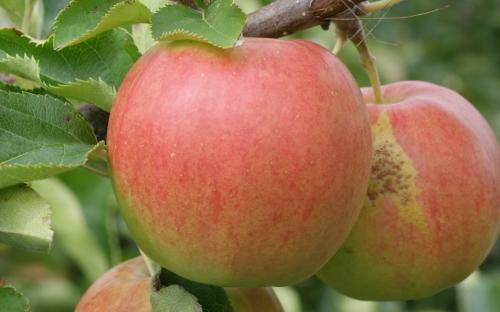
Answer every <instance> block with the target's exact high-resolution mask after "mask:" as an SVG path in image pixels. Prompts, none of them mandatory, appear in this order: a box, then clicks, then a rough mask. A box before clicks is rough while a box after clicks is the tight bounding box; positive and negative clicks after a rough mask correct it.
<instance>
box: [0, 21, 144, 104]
mask: <svg viewBox="0 0 500 312" xmlns="http://www.w3.org/2000/svg"><path fill="white" fill-rule="evenodd" d="M139 56H140V54H139V52H138V51H137V48H136V47H135V45H134V43H133V40H132V38H131V36H130V35H129V34H128V33H127V32H126V31H124V30H118V29H117V30H112V31H108V32H105V33H103V34H101V35H99V36H97V37H95V38H92V39H90V40H87V41H84V42H82V43H80V44H78V45H74V46H71V47H68V48H65V49H62V50H60V51H56V50H54V49H53V43H52V40H49V41H46V42H44V43H43V44H37V43H34V42H32V41H30V39H29V38H27V37H25V36H23V35H22V34H21V33H19V32H17V31H15V30H11V29H2V30H0V70H2V71H4V72H8V73H12V74H15V75H18V76H21V77H23V78H26V79H30V80H32V81H35V82H37V83H39V84H40V85H41V86H42V87H44V88H46V89H47V90H50V91H51V92H53V93H55V94H57V95H60V96H64V97H67V98H71V99H75V100H80V101H85V102H89V103H92V104H95V105H97V106H99V107H101V108H102V109H104V110H108V111H109V110H110V108H111V104H112V101H113V99H114V96H115V93H116V89H117V88H118V87H119V85H120V83H121V81H122V80H123V77H124V76H125V74H126V73H127V72H128V70H129V69H130V67H131V66H132V65H133V64H134V62H135V61H136V60H137V58H138V57H139Z"/></svg>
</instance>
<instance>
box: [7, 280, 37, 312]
mask: <svg viewBox="0 0 500 312" xmlns="http://www.w3.org/2000/svg"><path fill="white" fill-rule="evenodd" d="M0 311H5V312H29V311H31V308H30V304H29V302H28V299H27V298H26V297H25V296H24V295H23V294H21V293H19V292H18V291H17V290H16V289H15V288H14V287H12V286H2V287H0Z"/></svg>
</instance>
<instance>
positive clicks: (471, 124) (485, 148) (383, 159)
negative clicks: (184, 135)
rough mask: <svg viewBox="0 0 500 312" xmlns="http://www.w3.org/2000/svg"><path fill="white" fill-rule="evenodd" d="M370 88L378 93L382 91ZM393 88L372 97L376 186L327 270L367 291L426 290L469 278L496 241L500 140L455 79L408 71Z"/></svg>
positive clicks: (393, 296)
mask: <svg viewBox="0 0 500 312" xmlns="http://www.w3.org/2000/svg"><path fill="white" fill-rule="evenodd" d="M362 91H363V94H364V97H365V101H366V102H368V103H373V94H372V91H371V90H370V89H363V90H362ZM383 94H384V96H385V99H386V101H387V104H383V105H373V104H369V105H368V112H369V119H370V123H371V127H372V131H373V135H374V154H373V162H372V177H371V181H370V183H369V187H368V196H367V197H366V200H365V204H364V207H363V210H362V212H361V215H360V218H359V219H358V221H357V223H356V225H355V226H354V229H353V231H352V232H351V234H350V235H349V238H348V239H347V241H346V242H345V243H344V244H343V246H342V248H341V249H340V250H339V251H338V253H337V254H336V255H335V256H334V257H333V259H332V260H331V261H330V262H329V263H328V265H326V266H325V268H323V269H322V271H321V272H320V273H319V276H320V277H321V278H322V279H323V281H325V282H326V283H327V284H328V285H330V286H332V287H333V288H335V289H337V290H339V291H340V292H342V293H344V294H346V295H348V296H351V297H355V298H359V299H366V300H406V299H416V298H420V297H425V296H429V295H432V294H434V293H436V292H438V291H440V290H443V289H445V288H447V287H450V286H452V285H454V284H456V283H458V282H460V281H462V280H463V279H464V278H465V277H467V276H468V275H469V274H470V273H472V272H473V271H474V269H476V268H477V267H478V266H479V264H480V263H481V262H482V261H483V259H484V258H485V257H486V255H487V254H488V252H489V250H490V248H491V246H492V245H493V243H494V242H495V240H496V238H497V236H498V233H499V221H500V219H499V216H500V214H499V212H500V148H499V146H498V143H497V141H496V138H495V136H494V134H493V132H492V130H491V128H490V127H489V126H488V124H487V122H486V121H485V120H484V119H483V118H482V117H481V115H480V114H479V113H478V112H477V111H476V110H475V108H474V107H473V106H472V105H471V104H470V103H469V102H468V101H467V100H465V99H464V98H463V97H461V96H460V95H458V94H457V93H455V92H453V91H451V90H449V89H446V88H443V87H439V86H436V85H433V84H430V83H425V82H416V81H408V82H400V83H394V84H390V85H387V86H385V87H383Z"/></svg>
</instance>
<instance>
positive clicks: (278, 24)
mask: <svg viewBox="0 0 500 312" xmlns="http://www.w3.org/2000/svg"><path fill="white" fill-rule="evenodd" d="M363 1H365V0H276V1H274V2H273V3H271V4H269V5H267V6H265V7H262V8H261V9H259V10H257V11H255V12H254V13H251V14H250V15H248V20H247V24H246V26H245V30H244V31H243V35H245V36H247V37H267V38H278V37H282V36H286V35H289V34H293V33H296V32H298V31H301V30H304V29H306V28H311V27H314V26H318V25H321V24H323V23H329V22H328V19H331V18H332V17H335V16H336V15H337V14H340V13H342V12H343V11H345V10H348V9H352V8H353V7H355V6H356V5H357V4H359V3H361V2H363Z"/></svg>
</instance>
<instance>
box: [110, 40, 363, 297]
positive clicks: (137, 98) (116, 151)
mask: <svg viewBox="0 0 500 312" xmlns="http://www.w3.org/2000/svg"><path fill="white" fill-rule="evenodd" d="M108 147H109V157H110V164H111V167H112V177H113V181H114V186H115V191H116V194H117V196H118V199H119V202H120V205H121V211H122V214H123V216H124V218H125V221H126V222H127V224H128V227H129V229H130V231H131V232H132V234H133V236H134V237H135V239H136V241H137V243H138V245H139V246H140V247H141V249H142V250H144V251H145V252H146V254H148V255H149V256H150V257H151V258H152V259H154V260H155V261H156V262H158V263H159V264H161V265H162V266H163V267H165V268H167V269H169V270H171V271H173V272H175V273H177V274H179V275H181V276H183V277H186V278H189V279H191V280H194V281H198V282H203V283H208V284H215V285H221V286H247V287H257V286H270V285H288V284H292V283H295V282H299V281H301V280H303V279H305V278H307V277H309V276H310V275H312V274H314V273H316V272H317V271H318V270H319V269H320V268H321V267H322V266H323V265H324V264H325V263H326V262H327V261H328V260H329V259H330V258H331V257H332V256H333V254H334V253H335V252H336V250H337V249H338V247H340V245H341V243H342V242H343V241H344V240H345V238H346V237H347V235H348V232H349V231H350V229H351V227H352V225H353V224H354V222H355V220H356V218H357V217H358V215H359V212H360V209H361V207H362V204H363V199H364V194H366V188H367V185H368V178H369V172H370V161H371V133H370V127H369V125H368V121H367V114H366V107H365V105H364V104H363V101H362V97H361V92H360V91H359V89H358V87H357V85H356V82H355V81H354V80H353V78H352V76H351V74H350V73H349V71H348V70H347V69H346V68H345V66H344V65H343V64H342V63H341V62H340V61H339V60H338V59H337V58H336V57H335V56H333V55H332V54H331V53H329V52H328V51H327V50H325V49H323V48H321V47H320V46H318V45H316V44H313V43H310V42H307V41H285V40H277V39H251V38H249V39H246V40H245V42H244V43H243V44H242V45H241V46H239V47H236V48H234V49H230V50H221V49H217V48H214V47H211V46H209V45H205V44H201V43H195V42H176V43H160V44H158V45H157V46H156V47H154V48H153V49H152V50H150V51H149V52H148V53H147V54H145V55H144V56H143V57H142V58H141V59H140V60H139V61H138V62H137V64H135V66H134V67H133V68H132V69H131V71H130V72H129V73H128V74H127V76H126V78H125V80H124V82H123V84H122V86H121V88H120V90H119V92H118V96H117V98H116V101H115V103H114V106H113V109H112V112H111V118H110V122H109V132H108Z"/></svg>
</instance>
